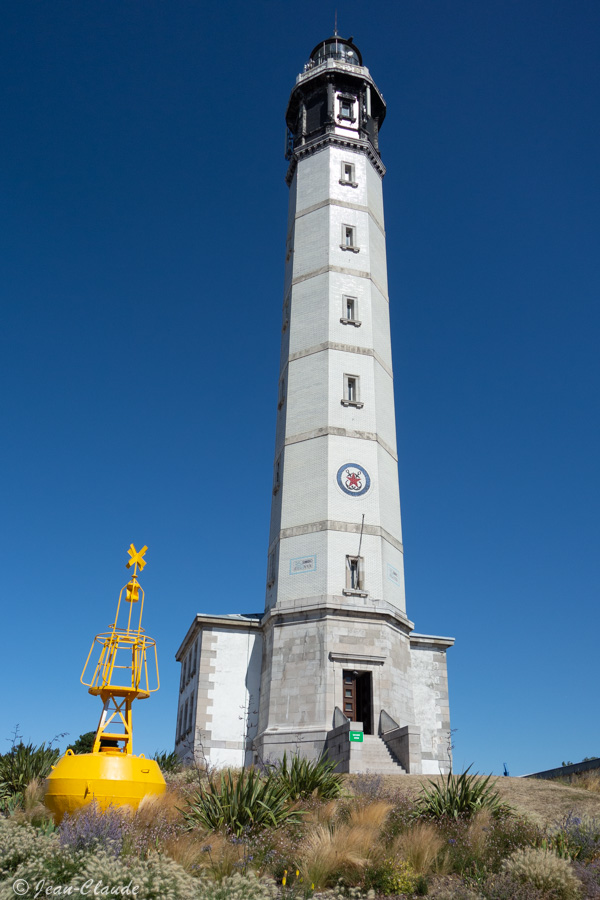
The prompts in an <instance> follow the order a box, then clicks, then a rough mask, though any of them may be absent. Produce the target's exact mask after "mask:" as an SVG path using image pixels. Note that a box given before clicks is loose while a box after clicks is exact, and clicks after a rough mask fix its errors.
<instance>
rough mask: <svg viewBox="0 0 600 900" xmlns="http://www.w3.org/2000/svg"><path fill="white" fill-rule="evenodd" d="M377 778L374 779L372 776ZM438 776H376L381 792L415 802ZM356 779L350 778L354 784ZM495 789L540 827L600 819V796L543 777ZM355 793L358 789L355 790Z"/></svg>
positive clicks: (502, 782)
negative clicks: (574, 817) (573, 816)
mask: <svg viewBox="0 0 600 900" xmlns="http://www.w3.org/2000/svg"><path fill="white" fill-rule="evenodd" d="M371 777H372V778H375V776H371ZM442 777H443V776H436V775H384V776H377V779H378V781H379V789H380V791H382V792H384V793H386V794H391V795H393V794H397V793H398V792H401V793H402V795H404V796H406V797H407V798H408V799H414V798H416V796H417V795H418V793H419V791H420V790H421V787H422V785H423V784H426V783H427V782H429V781H436V782H437V781H441V780H442ZM355 778H356V776H353V777H352V779H349V784H350V785H352V783H353V781H354V779H355ZM495 788H496V790H497V791H498V793H499V795H500V799H501V800H502V801H503V802H504V803H507V804H508V805H509V806H511V807H513V809H515V810H516V811H517V812H518V813H520V814H521V815H524V816H527V817H528V818H530V819H532V820H533V821H534V822H536V823H537V824H539V825H554V824H555V822H557V821H558V820H559V819H562V818H564V817H565V816H568V815H569V813H570V812H572V811H573V810H576V811H577V813H578V815H587V816H590V817H592V818H597V819H600V795H596V794H594V793H593V792H591V791H587V790H584V789H583V788H580V787H576V786H575V785H567V784H561V783H559V782H557V781H544V780H543V779H541V778H512V777H508V778H505V777H500V778H498V780H497V782H496V784H495ZM353 790H356V789H355V788H353Z"/></svg>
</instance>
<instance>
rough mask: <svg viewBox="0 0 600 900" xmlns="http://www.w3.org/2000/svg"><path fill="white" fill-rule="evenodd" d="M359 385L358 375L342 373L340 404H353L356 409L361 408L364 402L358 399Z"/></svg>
mask: <svg viewBox="0 0 600 900" xmlns="http://www.w3.org/2000/svg"><path fill="white" fill-rule="evenodd" d="M359 385H360V378H359V376H358V375H344V395H343V397H342V406H355V407H356V408H357V409H362V408H363V406H364V403H362V402H361V400H360V393H359Z"/></svg>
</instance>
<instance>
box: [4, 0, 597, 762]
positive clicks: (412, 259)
mask: <svg viewBox="0 0 600 900" xmlns="http://www.w3.org/2000/svg"><path fill="white" fill-rule="evenodd" d="M336 5H337V7H338V22H339V30H340V32H341V33H342V34H343V35H344V36H349V35H351V34H352V35H353V36H354V38H355V41H356V43H357V45H358V46H359V48H360V49H361V51H362V53H363V58H364V61H365V64H366V65H367V66H369V68H370V70H371V72H372V74H373V76H374V78H375V81H376V82H377V84H378V86H379V88H380V89H381V90H382V91H383V94H384V97H385V98H386V101H387V104H388V116H387V119H386V121H385V124H384V127H383V129H382V135H381V150H382V156H383V159H384V162H385V164H386V165H387V168H388V174H387V176H386V178H385V182H384V196H385V205H386V226H387V246H388V263H389V278H390V297H391V316H392V340H393V353H394V372H395V387H396V411H397V424H398V439H399V452H400V488H401V500H402V512H403V528H404V543H405V560H406V581H407V604H408V613H409V616H410V617H411V619H413V620H414V622H415V625H416V629H417V630H418V631H421V632H430V633H434V634H451V635H454V636H456V639H457V640H456V646H455V648H454V649H453V650H451V651H450V653H449V672H450V690H451V713H452V724H453V727H455V728H457V729H458V731H457V733H456V751H455V758H456V763H457V766H459V767H460V766H463V765H468V764H469V763H471V762H472V763H474V767H475V768H476V769H478V770H480V771H486V772H488V771H494V772H501V771H502V765H503V763H504V762H506V763H507V764H508V767H509V769H510V771H511V774H519V773H523V772H527V771H534V770H536V769H542V768H546V767H550V766H554V765H557V764H560V763H561V762H562V760H566V759H571V760H578V759H581V758H582V757H583V756H588V755H594V754H597V755H600V719H599V716H598V709H597V702H598V699H597V698H598V687H597V676H598V664H597V661H598V650H597V643H598V631H599V625H600V621H599V620H600V612H599V602H598V601H599V590H598V587H599V571H598V545H599V543H600V528H599V524H598V509H599V496H598V495H599V483H600V478H599V474H598V464H599V459H600V447H599V443H600V429H599V424H598V422H599V417H598V412H599V410H598V405H599V401H598V398H599V382H600V377H599V376H600V364H599V354H598V344H599V341H598V337H599V325H600V314H599V310H598V298H599V294H600V255H599V253H598V247H599V230H600V229H599V224H600V170H599V165H598V161H599V159H600V129H599V127H598V111H599V110H600V55H599V54H598V43H599V39H600V4H598V2H597V0H502V2H500V0H490V2H485V3H482V2H481V0H452V2H450V0H447V2H444V0H402V2H400V0H383V2H380V3H377V4H375V5H371V6H369V5H367V4H366V3H364V2H360V3H359V2H355V0H337V3H336V2H335V0H332V2H331V3H327V2H326V3H323V2H322V0H319V2H316V0H306V2H304V3H302V4H296V3H291V2H284V0H277V2H275V0H257V2H254V3H241V2H230V3H228V2H222V3H220V4H212V3H211V4H208V3H206V2H200V0H194V2H192V0H171V2H160V0H56V2H42V0H38V2H33V0H7V2H4V3H3V4H2V10H1V12H0V42H1V45H2V46H1V54H0V57H1V58H2V66H1V75H0V85H1V87H0V94H1V98H2V99H1V107H0V121H1V136H0V147H1V150H0V153H1V159H0V192H1V197H2V201H1V202H2V214H1V224H0V228H1V229H2V234H1V247H2V249H1V257H2V260H1V269H2V275H1V280H0V290H1V304H2V329H1V338H0V339H1V349H0V370H1V373H2V395H1V404H2V407H1V420H0V421H1V424H2V440H1V444H0V452H1V460H2V474H3V479H2V480H3V488H2V493H1V504H2V523H1V528H2V534H1V536H0V553H1V557H2V559H1V561H0V590H1V596H2V609H3V623H2V624H3V627H2V629H1V632H0V641H1V653H0V660H1V666H2V679H3V681H2V691H1V694H0V696H1V699H0V708H1V718H0V723H1V725H2V728H1V730H0V740H1V741H3V740H4V738H8V737H9V736H10V733H11V731H12V728H13V726H14V725H15V724H16V723H19V725H20V730H21V733H22V734H23V736H24V738H25V739H31V740H32V741H34V742H41V741H43V740H48V739H49V738H51V737H52V736H53V735H55V734H57V733H59V732H68V733H69V739H71V740H73V739H74V738H76V737H77V736H78V735H79V734H80V733H81V732H85V731H88V730H91V729H93V728H95V727H96V724H97V719H98V715H99V712H100V709H99V706H100V701H99V700H98V699H97V698H92V697H89V696H88V694H87V693H86V690H85V688H83V687H82V686H81V685H80V684H79V674H80V671H81V666H82V664H83V661H84V660H85V657H86V654H87V651H88V648H89V644H90V643H91V641H92V638H93V636H94V634H95V633H96V632H98V631H102V630H104V629H105V628H106V627H107V625H108V624H109V623H110V622H111V621H112V617H113V613H114V608H115V604H116V600H117V596H118V591H119V589H120V587H121V585H122V584H123V583H124V582H125V580H126V577H127V573H126V570H125V568H124V565H125V561H126V558H127V557H126V548H127V547H128V546H129V544H130V542H132V541H133V542H134V543H135V544H136V546H139V545H141V544H147V545H148V546H149V548H150V549H149V551H148V554H147V560H148V566H147V568H146V569H145V571H144V574H143V579H142V584H143V586H144V587H145V589H146V602H147V614H146V618H145V624H146V628H147V631H148V633H149V634H151V635H152V636H153V637H155V638H156V639H157V641H158V650H159V660H160V663H161V676H162V687H161V690H160V692H159V693H158V694H157V695H155V697H153V698H152V699H151V700H149V701H145V702H144V703H138V704H136V707H134V718H135V728H136V730H135V750H136V752H141V751H143V752H146V753H147V754H149V753H152V752H153V751H154V750H155V749H159V748H164V749H171V748H172V746H173V740H174V730H175V714H176V705H177V694H178V681H179V673H178V669H179V666H178V665H177V664H176V663H175V660H174V654H175V651H176V649H177V647H178V645H179V643H180V641H181V639H182V638H183V636H184V634H185V632H186V631H187V629H188V627H189V625H190V623H191V621H192V618H193V616H194V614H195V613H196V612H216V613H227V612H238V611H239V612H243V611H260V610H261V609H262V608H263V602H264V583H265V569H266V551H267V537H268V519H269V509H270V499H271V478H272V458H273V447H274V431H275V415H276V403H277V375H278V366H279V338H280V311H281V303H282V286H283V266H284V252H285V221H286V214H287V188H286V186H285V182H284V175H285V171H286V163H285V161H284V158H283V149H284V118H283V116H284V110H285V105H286V102H287V98H288V95H289V92H290V90H291V87H292V85H293V83H294V78H295V76H296V74H297V73H298V72H299V71H301V69H302V66H303V64H304V63H305V62H306V60H307V59H308V55H309V53H310V51H311V49H312V48H313V46H314V45H315V44H316V43H317V42H318V41H319V40H321V39H323V38H324V37H326V36H328V35H329V34H330V33H331V31H332V27H333V17H334V10H335V7H336ZM62 746H65V741H63V742H62ZM4 748H8V743H5V747H4Z"/></svg>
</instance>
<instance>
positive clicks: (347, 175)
mask: <svg viewBox="0 0 600 900" xmlns="http://www.w3.org/2000/svg"><path fill="white" fill-rule="evenodd" d="M340 184H347V185H349V186H350V187H358V184H357V182H356V180H355V176H354V163H349V162H342V174H341V176H340Z"/></svg>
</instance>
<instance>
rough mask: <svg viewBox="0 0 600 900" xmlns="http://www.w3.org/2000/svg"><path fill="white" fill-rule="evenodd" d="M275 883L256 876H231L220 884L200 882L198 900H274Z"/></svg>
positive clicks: (275, 893) (275, 894)
mask: <svg viewBox="0 0 600 900" xmlns="http://www.w3.org/2000/svg"><path fill="white" fill-rule="evenodd" d="M277 896H278V891H277V886H276V885H275V882H273V881H271V880H269V879H265V878H257V877H256V875H253V874H250V875H239V874H236V875H232V876H231V877H229V878H224V879H223V880H222V881H221V882H219V883H217V882H214V881H212V882H211V881H206V882H202V883H201V885H200V887H199V891H198V900H275V897H277Z"/></svg>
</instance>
